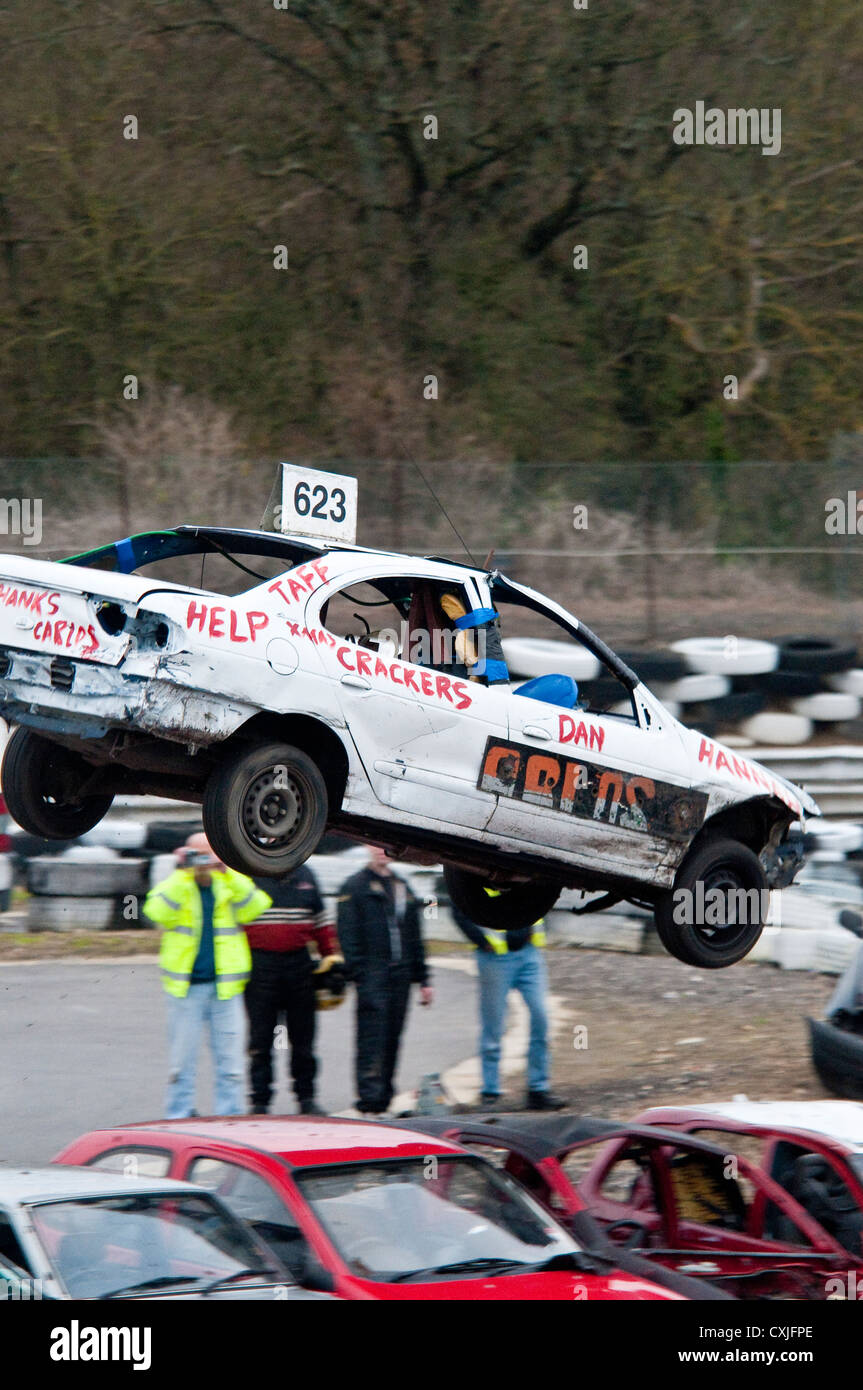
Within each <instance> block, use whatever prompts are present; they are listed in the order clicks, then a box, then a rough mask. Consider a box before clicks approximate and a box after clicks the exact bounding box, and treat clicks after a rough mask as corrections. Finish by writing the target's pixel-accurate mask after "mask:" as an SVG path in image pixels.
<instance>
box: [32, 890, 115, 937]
mask: <svg viewBox="0 0 863 1390" xmlns="http://www.w3.org/2000/svg"><path fill="white" fill-rule="evenodd" d="M116 912H117V908H116V904H115V902H114V899H113V898H42V897H35V896H34V897H32V898H30V899H29V900H28V903H27V928H28V930H29V931H76V930H81V929H84V930H86V931H105V930H106V928H108V927H110V926H112V925H113V923H114V918H115V916H116Z"/></svg>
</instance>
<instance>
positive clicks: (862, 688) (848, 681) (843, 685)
mask: <svg viewBox="0 0 863 1390" xmlns="http://www.w3.org/2000/svg"><path fill="white" fill-rule="evenodd" d="M825 679H826V681H827V684H828V685H829V686H830V689H831V690H841V691H842V694H843V695H860V696H863V671H861V670H855V671H837V672H836V675H835V676H826V677H825Z"/></svg>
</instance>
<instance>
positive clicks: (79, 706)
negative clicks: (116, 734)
mask: <svg viewBox="0 0 863 1390" xmlns="http://www.w3.org/2000/svg"><path fill="white" fill-rule="evenodd" d="M0 672H2V674H0V715H2V717H3V718H4V719H6V720H8V721H9V722H10V723H13V724H24V725H26V726H28V727H30V728H34V729H40V730H44V731H45V732H46V733H55V734H62V735H64V736H67V737H68V736H72V737H75V738H82V739H99V738H104V737H105V735H106V734H107V732H108V731H109V730H110V729H126V730H135V731H137V732H141V733H147V734H152V735H154V736H156V737H160V738H166V739H169V740H172V741H174V742H177V743H185V744H188V743H195V744H199V745H201V746H204V745H207V744H210V743H216V742H218V741H220V740H221V739H224V738H227V737H228V735H229V734H231V733H232V732H233V730H234V729H235V728H237V727H238V726H239V725H240V724H241V723H243V722H244V721H245V720H246V719H248V718H249V717H250V716H251V715H252V714H254V713H256V711H257V708H258V707H257V706H256V705H252V704H245V703H243V702H241V701H237V700H228V699H225V698H224V697H223V696H220V695H217V694H211V693H209V692H207V691H203V690H198V689H195V688H193V687H192V686H185V685H182V684H179V683H178V682H177V681H175V680H165V679H160V678H159V676H158V674H155V675H154V674H152V673H149V674H144V673H141V674H132V673H129V672H127V671H123V670H120V669H118V668H117V667H113V666H100V665H97V664H95V663H93V662H88V661H76V660H73V659H72V658H67V657H56V656H49V655H47V654H46V655H44V656H42V655H35V654H34V653H32V652H26V651H16V650H10V649H9V648H3V649H0Z"/></svg>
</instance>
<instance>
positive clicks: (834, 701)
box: [791, 690, 860, 723]
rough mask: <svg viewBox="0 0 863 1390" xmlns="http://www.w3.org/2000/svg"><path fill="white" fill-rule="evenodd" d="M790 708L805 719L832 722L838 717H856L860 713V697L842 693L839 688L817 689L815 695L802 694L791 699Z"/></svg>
mask: <svg viewBox="0 0 863 1390" xmlns="http://www.w3.org/2000/svg"><path fill="white" fill-rule="evenodd" d="M791 708H792V710H793V711H794V713H795V714H802V715H803V717H804V718H805V719H814V720H815V721H816V723H818V722H822V721H824V722H827V723H832V722H833V721H834V720H838V719H856V718H857V717H858V715H859V714H860V697H859V696H858V695H846V694H843V693H842V691H840V690H819V692H818V694H817V695H803V696H801V697H800V699H799V700H792V701H791Z"/></svg>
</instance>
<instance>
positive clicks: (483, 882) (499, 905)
mask: <svg viewBox="0 0 863 1390" xmlns="http://www.w3.org/2000/svg"><path fill="white" fill-rule="evenodd" d="M443 876H444V882H445V883H446V889H447V893H448V894H449V898H450V902H451V903H453V905H454V906H455V907H457V908H458V909H459V911H460V912H463V913H464V915H465V917H469V918H470V920H471V921H472V922H475V923H476V925H477V926H478V927H489V928H491V929H492V930H493V931H510V930H514V929H516V928H518V927H532V926H533V924H534V923H535V922H538V921H539V919H540V917H544V916H545V914H546V912H550V911H551V909H552V908H553V907H554V905H555V903H556V902H557V900H558V898H559V897H560V889H559V888H558V887H557V885H556V884H551V883H543V882H542V880H540V881H539V882H534V883H516V884H513V886H512V887H511V888H506V887H503V888H497V887H495V888H494V889H493V890H492V886H491V885H488V879H487V878H486V876H485V875H484V874H472V873H468V871H467V870H466V869H457V868H455V866H454V865H452V864H446V865H445V866H444V871H443ZM487 885H488V886H489V891H488V892H486V886H487Z"/></svg>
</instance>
